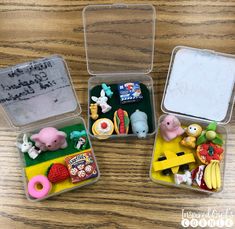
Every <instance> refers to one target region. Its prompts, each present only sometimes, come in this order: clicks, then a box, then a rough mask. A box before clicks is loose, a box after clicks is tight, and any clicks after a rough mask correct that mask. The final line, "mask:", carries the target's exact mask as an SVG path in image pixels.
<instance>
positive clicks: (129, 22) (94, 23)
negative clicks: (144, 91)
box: [83, 4, 156, 75]
mask: <svg viewBox="0 0 235 229" xmlns="http://www.w3.org/2000/svg"><path fill="white" fill-rule="evenodd" d="M155 18H156V15H155V9H154V7H153V6H152V5H149V4H143V5H139V4H128V5H127V4H113V5H90V6H87V7H85V8H84V10H83V24H84V37H85V48H86V57H87V69H88V72H89V74H91V75H99V74H102V75H106V74H109V75H110V74H112V73H114V74H127V73H128V74H135V73H138V74H139V73H144V74H147V73H149V72H151V70H152V67H153V52H154V40H155Z"/></svg>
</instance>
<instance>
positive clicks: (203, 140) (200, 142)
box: [197, 133, 207, 145]
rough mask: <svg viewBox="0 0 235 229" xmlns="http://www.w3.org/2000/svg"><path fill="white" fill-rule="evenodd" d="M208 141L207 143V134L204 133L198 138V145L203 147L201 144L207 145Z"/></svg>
mask: <svg viewBox="0 0 235 229" xmlns="http://www.w3.org/2000/svg"><path fill="white" fill-rule="evenodd" d="M206 141H207V139H206V134H205V133H203V134H201V135H200V136H199V137H198V139H197V145H201V144H203V143H205V142H206Z"/></svg>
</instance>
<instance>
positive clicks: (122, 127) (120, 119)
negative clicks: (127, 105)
mask: <svg viewBox="0 0 235 229" xmlns="http://www.w3.org/2000/svg"><path fill="white" fill-rule="evenodd" d="M113 122H114V129H115V131H116V133H117V134H128V130H129V124H130V119H129V117H128V113H127V112H126V111H125V110H122V109H121V108H119V109H118V110H117V111H115V113H114V117H113Z"/></svg>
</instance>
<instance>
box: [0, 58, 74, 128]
mask: <svg viewBox="0 0 235 229" xmlns="http://www.w3.org/2000/svg"><path fill="white" fill-rule="evenodd" d="M0 89H1V90H0V103H1V105H2V106H3V108H4V109H5V111H6V113H7V115H8V117H9V119H10V120H11V122H12V123H13V125H15V126H23V125H26V124H29V123H32V122H35V121H39V120H42V119H45V118H49V117H52V116H56V115H60V114H63V113H67V112H70V111H73V110H75V109H76V107H77V101H76V97H75V95H74V92H73V89H72V87H71V84H70V80H69V75H68V71H67V68H66V65H65V63H64V60H63V59H62V58H60V57H51V58H47V59H41V60H37V61H34V62H31V63H26V64H21V65H17V66H15V67H12V68H7V69H3V70H2V71H1V72H0Z"/></svg>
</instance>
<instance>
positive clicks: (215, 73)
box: [161, 46, 235, 124]
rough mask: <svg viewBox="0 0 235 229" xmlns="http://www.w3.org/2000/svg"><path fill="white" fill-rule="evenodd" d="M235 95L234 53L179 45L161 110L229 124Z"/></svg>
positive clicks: (171, 64)
mask: <svg viewBox="0 0 235 229" xmlns="http://www.w3.org/2000/svg"><path fill="white" fill-rule="evenodd" d="M234 95H235V56H234V55H229V54H224V53H218V52H215V51H212V50H204V49H195V48H190V47H184V46H178V47H176V48H175V49H174V50H173V52H172V57H171V63H170V66H169V71H168V77H167V81H166V85H165V90H164V95H163V99H162V104H161V107H162V110H163V112H165V113H173V114H178V115H183V116H185V115H186V116H192V117H195V118H198V119H206V120H214V121H217V122H218V123H222V124H226V123H228V122H229V121H230V119H231V116H232V111H233V104H234Z"/></svg>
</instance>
